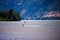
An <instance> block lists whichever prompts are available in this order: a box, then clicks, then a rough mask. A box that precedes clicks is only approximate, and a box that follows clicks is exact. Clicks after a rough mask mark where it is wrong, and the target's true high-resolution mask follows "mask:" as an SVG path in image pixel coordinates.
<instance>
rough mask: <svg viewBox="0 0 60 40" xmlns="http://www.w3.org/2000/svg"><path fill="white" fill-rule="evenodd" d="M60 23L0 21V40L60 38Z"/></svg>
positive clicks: (52, 39)
mask: <svg viewBox="0 0 60 40" xmlns="http://www.w3.org/2000/svg"><path fill="white" fill-rule="evenodd" d="M24 22H26V23H25V25H24V26H23V24H24ZM59 24H60V22H59V21H21V22H0V40H59V39H60V25H59Z"/></svg>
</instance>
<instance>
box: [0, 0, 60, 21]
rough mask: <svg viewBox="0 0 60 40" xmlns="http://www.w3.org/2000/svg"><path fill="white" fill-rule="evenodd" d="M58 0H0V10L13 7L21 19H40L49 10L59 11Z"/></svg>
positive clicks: (59, 0) (59, 1)
mask: <svg viewBox="0 0 60 40" xmlns="http://www.w3.org/2000/svg"><path fill="white" fill-rule="evenodd" d="M59 3H60V0H0V10H7V9H9V8H12V9H14V11H17V12H19V13H20V16H21V17H22V19H24V20H25V19H28V20H40V18H41V17H42V16H43V15H44V14H45V13H46V12H49V11H60V4H59Z"/></svg>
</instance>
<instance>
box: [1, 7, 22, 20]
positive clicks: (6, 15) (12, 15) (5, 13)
mask: <svg viewBox="0 0 60 40" xmlns="http://www.w3.org/2000/svg"><path fill="white" fill-rule="evenodd" d="M20 20H21V17H20V14H19V13H18V12H15V11H14V10H13V9H11V8H10V9H8V10H0V21H20Z"/></svg>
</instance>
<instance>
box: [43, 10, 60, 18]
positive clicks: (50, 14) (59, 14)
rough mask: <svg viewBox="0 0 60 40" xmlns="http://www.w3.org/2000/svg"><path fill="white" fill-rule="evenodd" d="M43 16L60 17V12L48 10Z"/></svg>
mask: <svg viewBox="0 0 60 40" xmlns="http://www.w3.org/2000/svg"><path fill="white" fill-rule="evenodd" d="M43 17H60V13H59V12H57V11H51V12H49V13H48V12H47V13H46V14H45V15H44V16H43Z"/></svg>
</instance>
